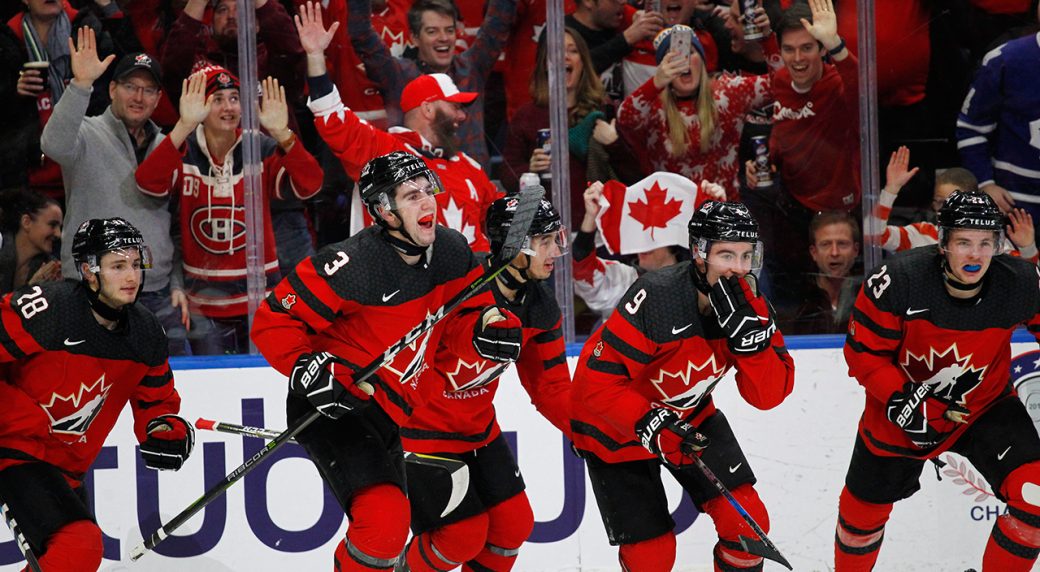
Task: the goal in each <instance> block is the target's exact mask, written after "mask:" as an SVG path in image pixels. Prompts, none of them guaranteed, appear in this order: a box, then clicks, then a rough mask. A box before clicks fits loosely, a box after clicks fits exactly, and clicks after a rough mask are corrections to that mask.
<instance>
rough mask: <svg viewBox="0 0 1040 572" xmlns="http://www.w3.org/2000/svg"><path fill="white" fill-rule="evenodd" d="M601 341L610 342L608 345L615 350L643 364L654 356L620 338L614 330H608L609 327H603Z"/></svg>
mask: <svg viewBox="0 0 1040 572" xmlns="http://www.w3.org/2000/svg"><path fill="white" fill-rule="evenodd" d="M603 341H604V342H607V343H608V344H610V347H612V348H614V349H615V350H617V351H618V353H620V354H621V355H623V356H625V357H626V358H628V359H630V360H632V361H634V362H638V363H641V364H644V365H645V364H648V363H650V361H651V360H653V359H654V356H652V355H650V354H648V353H646V352H644V351H642V350H640V349H637V348H636V347H635V346H633V345H632V344H630V343H628V342H626V341H625V340H623V339H621V336H618V335H617V334H615V333H614V332H612V331H610V328H603Z"/></svg>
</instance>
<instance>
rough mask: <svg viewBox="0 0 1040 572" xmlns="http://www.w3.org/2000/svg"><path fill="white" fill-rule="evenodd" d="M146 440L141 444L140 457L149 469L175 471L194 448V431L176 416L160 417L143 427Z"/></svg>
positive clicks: (188, 424)
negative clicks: (146, 436)
mask: <svg viewBox="0 0 1040 572" xmlns="http://www.w3.org/2000/svg"><path fill="white" fill-rule="evenodd" d="M145 431H146V432H147V433H148V438H147V439H145V441H144V443H141V457H143V458H144V464H145V466H146V467H148V468H149V469H155V470H157V471H177V470H180V468H181V466H182V465H184V461H186V460H187V459H188V456H190V455H191V450H192V448H194V447H195V429H194V428H193V427H192V426H191V424H190V423H188V422H187V421H185V420H184V419H183V418H181V417H178V416H176V415H160V416H158V417H156V418H155V419H152V420H151V421H149V422H148V425H145Z"/></svg>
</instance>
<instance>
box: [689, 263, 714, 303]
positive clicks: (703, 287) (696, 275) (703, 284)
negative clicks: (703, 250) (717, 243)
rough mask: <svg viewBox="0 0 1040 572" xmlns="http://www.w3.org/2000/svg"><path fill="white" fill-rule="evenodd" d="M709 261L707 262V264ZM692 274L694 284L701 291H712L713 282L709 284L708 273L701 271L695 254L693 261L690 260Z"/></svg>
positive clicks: (704, 292)
mask: <svg viewBox="0 0 1040 572" xmlns="http://www.w3.org/2000/svg"><path fill="white" fill-rule="evenodd" d="M706 265H707V262H705V266H706ZM690 275H691V276H692V277H693V285H694V286H696V287H697V289H698V290H700V291H701V293H702V294H705V295H707V294H709V293H711V284H708V273H707V272H701V269H700V268H698V267H697V257H696V255H694V258H693V260H692V261H690Z"/></svg>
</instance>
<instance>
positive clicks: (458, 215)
mask: <svg viewBox="0 0 1040 572" xmlns="http://www.w3.org/2000/svg"><path fill="white" fill-rule="evenodd" d="M462 214H463V212H462V209H461V208H459V206H458V205H457V204H456V203H455V198H454V197H448V204H447V205H445V206H444V208H443V209H441V215H442V216H443V217H444V225H445V226H447V227H448V228H450V229H454V230H457V231H459V232H460V233H462V236H465V237H466V242H468V243H469V244H473V241H474V240H476V237H477V235H476V229H475V228H473V225H471V224H469V223H467V222H466V221H465V219H463V217H462Z"/></svg>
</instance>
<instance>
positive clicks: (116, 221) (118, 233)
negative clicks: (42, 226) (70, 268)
mask: <svg viewBox="0 0 1040 572" xmlns="http://www.w3.org/2000/svg"><path fill="white" fill-rule="evenodd" d="M131 248H136V249H137V250H139V251H140V252H141V266H142V268H150V267H151V260H152V259H151V255H150V254H151V253H150V252H149V251H148V247H147V246H145V244H144V237H143V236H141V231H139V230H137V228H136V227H134V225H132V224H130V223H129V222H127V221H126V220H125V219H122V218H119V217H115V218H92V219H90V220H88V221H85V222H84V223H83V224H81V225H79V228H78V229H76V234H75V235H74V236H73V237H72V259H73V260H74V261H75V262H76V264H77V265H78V264H82V263H84V262H86V263H87V264H89V265H90V269H91V271H93V272H98V270H99V269H100V267H99V262H100V260H101V255H102V254H105V253H106V252H112V251H115V250H125V249H131Z"/></svg>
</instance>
